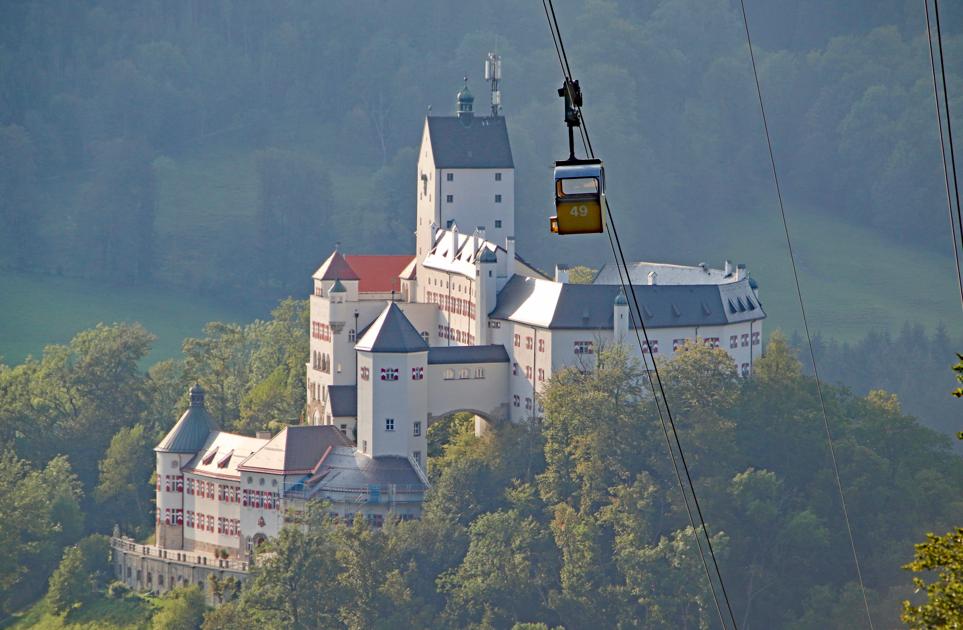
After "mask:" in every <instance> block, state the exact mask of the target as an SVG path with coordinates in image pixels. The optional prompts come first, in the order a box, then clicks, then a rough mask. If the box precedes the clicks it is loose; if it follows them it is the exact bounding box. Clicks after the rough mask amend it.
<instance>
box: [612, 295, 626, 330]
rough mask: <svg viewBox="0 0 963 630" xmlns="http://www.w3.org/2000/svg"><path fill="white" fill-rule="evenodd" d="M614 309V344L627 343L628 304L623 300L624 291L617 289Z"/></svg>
mask: <svg viewBox="0 0 963 630" xmlns="http://www.w3.org/2000/svg"><path fill="white" fill-rule="evenodd" d="M613 309H614V313H613V315H614V330H613V333H614V335H615V342H616V343H628V338H629V302H628V300H626V299H625V291H624V290H623V289H619V294H618V295H616V296H615V305H614V306H613Z"/></svg>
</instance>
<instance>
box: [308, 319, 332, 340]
mask: <svg viewBox="0 0 963 630" xmlns="http://www.w3.org/2000/svg"><path fill="white" fill-rule="evenodd" d="M311 337H312V338H314V339H320V340H321V341H331V327H330V326H328V325H327V324H322V323H321V322H311Z"/></svg>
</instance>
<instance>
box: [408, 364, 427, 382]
mask: <svg viewBox="0 0 963 630" xmlns="http://www.w3.org/2000/svg"><path fill="white" fill-rule="evenodd" d="M424 378H425V368H423V367H413V368H411V380H413V381H420V380H422V379H424Z"/></svg>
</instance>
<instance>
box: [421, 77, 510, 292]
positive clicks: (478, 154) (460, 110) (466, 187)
mask: <svg viewBox="0 0 963 630" xmlns="http://www.w3.org/2000/svg"><path fill="white" fill-rule="evenodd" d="M474 100H475V99H474V96H472V94H471V92H470V91H469V90H468V86H467V84H466V85H465V87H464V88H463V89H462V90H461V92H459V93H458V99H457V103H456V109H457V112H456V115H455V116H429V117H428V118H427V119H426V120H425V127H424V131H423V133H422V139H421V149H420V151H419V154H418V213H417V214H418V224H417V226H416V227H417V231H416V234H417V239H416V240H417V243H416V247H417V251H416V252H415V253H416V254H417V260H418V262H419V264H420V263H421V262H422V261H424V258H425V256H427V255H428V252H429V251H431V248H432V246H433V245H434V238H435V228H443V229H450V228H451V227H452V226H453V225H455V224H458V225H461V226H475V225H483V226H485V229H486V232H487V234H488V237H487V238H488V240H489V241H491V242H494V243H502V242H504V241H505V238H506V237H508V236H514V234H515V164H514V162H513V161H512V149H511V145H510V143H509V141H508V129H507V127H506V125H505V118H504V117H502V116H476V115H475V113H474V111H473V102H474ZM419 277H420V276H419ZM422 290H423V289H422ZM422 297H423V296H419V299H421V298H422Z"/></svg>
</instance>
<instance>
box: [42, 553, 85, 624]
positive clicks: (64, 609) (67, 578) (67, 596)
mask: <svg viewBox="0 0 963 630" xmlns="http://www.w3.org/2000/svg"><path fill="white" fill-rule="evenodd" d="M93 592H94V588H93V584H92V583H91V579H90V575H89V574H88V573H87V571H86V566H85V563H84V558H83V554H82V552H81V551H80V549H77V548H72V549H67V551H66V552H65V553H64V559H63V560H62V561H61V562H60V566H59V567H57V570H56V571H54V573H53V575H51V576H50V589H49V590H48V591H47V603H48V604H49V605H50V609H51V610H53V611H54V612H55V613H56V614H58V615H66V614H67V613H69V612H70V611H71V610H73V609H74V608H76V607H79V606H81V605H83V604H84V603H85V602H87V601H89V600H90V598H91V597H92V596H93Z"/></svg>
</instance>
